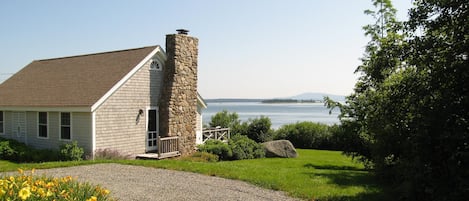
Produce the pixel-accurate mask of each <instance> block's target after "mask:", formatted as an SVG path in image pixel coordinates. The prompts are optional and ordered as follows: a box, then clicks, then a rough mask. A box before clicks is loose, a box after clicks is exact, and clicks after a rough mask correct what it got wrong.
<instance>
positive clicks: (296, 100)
mask: <svg viewBox="0 0 469 201" xmlns="http://www.w3.org/2000/svg"><path fill="white" fill-rule="evenodd" d="M261 103H266V104H276V103H323V101H320V100H313V99H311V100H299V99H267V100H263V101H261Z"/></svg>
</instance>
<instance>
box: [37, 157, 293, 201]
mask: <svg viewBox="0 0 469 201" xmlns="http://www.w3.org/2000/svg"><path fill="white" fill-rule="evenodd" d="M35 174H36V175H42V174H45V175H47V176H53V177H64V176H69V175H70V176H77V177H78V180H79V181H86V182H89V183H91V184H95V185H98V184H99V185H101V186H102V187H104V188H107V189H109V190H110V191H111V195H112V197H114V198H117V199H119V200H121V201H130V200H139V201H143V200H204V201H205V200H243V201H244V200H253V201H258V200H297V199H294V198H291V197H288V196H287V195H285V193H283V192H280V191H273V190H268V189H263V188H260V187H257V186H254V185H251V184H248V183H246V182H242V181H236V180H229V179H223V178H218V177H211V176H205V175H201V174H195V173H189V172H181V171H174V170H164V169H156V168H149V167H140V166H132V165H120V164H95V165H85V166H75V167H67V168H54V169H45V170H36V173H35Z"/></svg>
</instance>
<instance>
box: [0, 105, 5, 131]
mask: <svg viewBox="0 0 469 201" xmlns="http://www.w3.org/2000/svg"><path fill="white" fill-rule="evenodd" d="M0 112H1V113H2V114H1V116H2V120H1V121H0V122H1V123H2V130H1V132H0V135H5V111H0Z"/></svg>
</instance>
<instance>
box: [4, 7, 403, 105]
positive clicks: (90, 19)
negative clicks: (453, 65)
mask: <svg viewBox="0 0 469 201" xmlns="http://www.w3.org/2000/svg"><path fill="white" fill-rule="evenodd" d="M394 6H395V8H396V9H398V18H399V19H401V20H403V19H406V18H407V10H408V9H409V8H410V7H411V0H398V1H394ZM372 8H373V7H372V3H371V1H369V0H353V1H351V0H327V1H322V0H237V1H229V0H172V1H163V0H138V1H131V0H101V1H95V0H80V1H74V0H72V1H62V0H41V1H33V0H30V1H26V0H20V1H0V82H2V81H4V80H6V79H7V78H8V77H10V76H11V75H13V74H14V73H16V72H17V71H19V70H20V69H21V68H23V67H24V66H26V65H27V64H29V63H30V62H32V61H33V60H39V59H48V58H56V57H64V56H73V55H81V54H89V53H97V52H106V51H114V50H122V49H131V48H138V47H144V46H151V45H160V46H162V47H163V48H165V35H166V34H173V33H176V31H175V30H176V29H179V28H184V29H188V30H190V32H189V35H191V36H194V37H197V38H198V39H199V58H198V91H199V93H200V94H201V95H202V96H203V97H204V98H206V99H207V98H277V97H288V96H294V95H298V94H301V93H305V92H322V93H329V94H336V95H349V94H350V93H352V91H353V87H354V85H355V82H356V80H357V78H358V75H356V74H354V71H355V69H356V68H357V66H358V65H359V64H360V58H361V57H362V56H363V53H364V49H365V46H366V43H367V42H368V41H369V39H368V38H367V37H365V35H364V31H363V30H362V27H363V26H364V25H366V24H370V23H372V22H373V19H372V18H371V16H367V15H365V14H363V11H364V10H366V9H372Z"/></svg>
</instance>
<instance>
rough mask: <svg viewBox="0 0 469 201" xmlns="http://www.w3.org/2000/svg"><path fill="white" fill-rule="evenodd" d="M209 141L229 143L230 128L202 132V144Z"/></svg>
mask: <svg viewBox="0 0 469 201" xmlns="http://www.w3.org/2000/svg"><path fill="white" fill-rule="evenodd" d="M209 139H215V140H221V141H223V142H228V140H229V139H230V128H215V129H207V130H204V131H203V132H202V142H203V143H205V142H206V141H207V140H209Z"/></svg>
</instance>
